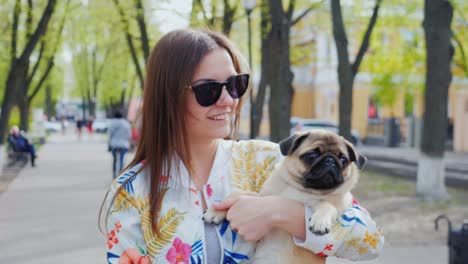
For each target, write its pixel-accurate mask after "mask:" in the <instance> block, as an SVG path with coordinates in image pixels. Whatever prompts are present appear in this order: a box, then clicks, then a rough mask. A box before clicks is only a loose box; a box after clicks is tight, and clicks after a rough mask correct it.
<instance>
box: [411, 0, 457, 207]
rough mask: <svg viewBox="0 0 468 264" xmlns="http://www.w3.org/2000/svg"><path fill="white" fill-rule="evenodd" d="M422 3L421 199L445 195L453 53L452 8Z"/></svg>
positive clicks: (437, 1) (438, 0)
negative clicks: (423, 43)
mask: <svg viewBox="0 0 468 264" xmlns="http://www.w3.org/2000/svg"><path fill="white" fill-rule="evenodd" d="M424 3H425V4H424V22H423V27H424V33H425V40H426V53H427V55H426V90H425V94H424V102H425V105H426V107H425V111H424V115H423V129H422V138H421V156H420V158H419V161H418V178H417V185H416V190H417V194H418V195H419V196H422V197H424V198H434V199H443V198H445V197H447V192H446V190H445V184H444V178H445V164H444V150H445V140H446V136H447V129H446V128H447V123H448V122H447V98H448V89H449V86H450V82H451V80H452V73H451V69H450V68H451V60H452V57H453V54H454V48H453V46H452V45H451V43H450V38H451V36H452V30H451V23H452V16H453V7H452V4H451V2H450V1H447V0H425V2H424ZM429 106H430V107H429Z"/></svg>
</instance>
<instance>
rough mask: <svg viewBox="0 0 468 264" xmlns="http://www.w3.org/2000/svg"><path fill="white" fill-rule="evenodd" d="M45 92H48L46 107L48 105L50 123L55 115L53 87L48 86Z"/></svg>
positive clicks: (47, 112) (47, 111)
mask: <svg viewBox="0 0 468 264" xmlns="http://www.w3.org/2000/svg"><path fill="white" fill-rule="evenodd" d="M45 92H46V96H45V97H46V98H45V105H46V114H47V120H49V121H50V119H51V118H52V116H53V115H54V106H53V104H52V87H51V86H50V84H47V86H46V90H45Z"/></svg>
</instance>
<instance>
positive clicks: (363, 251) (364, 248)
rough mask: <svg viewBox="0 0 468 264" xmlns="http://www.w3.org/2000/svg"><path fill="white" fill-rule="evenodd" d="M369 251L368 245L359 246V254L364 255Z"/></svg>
mask: <svg viewBox="0 0 468 264" xmlns="http://www.w3.org/2000/svg"><path fill="white" fill-rule="evenodd" d="M368 252H369V249H368V248H367V247H365V246H360V247H359V248H358V253H359V255H362V254H365V253H368Z"/></svg>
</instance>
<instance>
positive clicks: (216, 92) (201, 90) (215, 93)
mask: <svg viewBox="0 0 468 264" xmlns="http://www.w3.org/2000/svg"><path fill="white" fill-rule="evenodd" d="M221 88H222V87H220V85H219V84H218V83H203V84H200V85H196V86H194V87H193V88H192V89H193V91H194V92H195V97H196V98H197V102H198V103H199V104H200V105H201V106H205V107H206V106H210V105H212V104H214V103H216V101H218V99H219V97H220V95H221Z"/></svg>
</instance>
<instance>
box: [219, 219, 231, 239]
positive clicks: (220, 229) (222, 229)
mask: <svg viewBox="0 0 468 264" xmlns="http://www.w3.org/2000/svg"><path fill="white" fill-rule="evenodd" d="M228 226H229V221H228V220H226V219H224V222H223V223H222V224H221V227H220V228H219V234H220V235H221V236H224V233H226V230H227V228H228Z"/></svg>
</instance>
